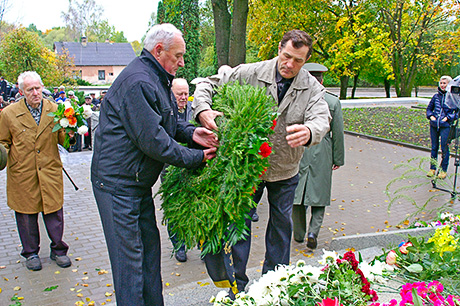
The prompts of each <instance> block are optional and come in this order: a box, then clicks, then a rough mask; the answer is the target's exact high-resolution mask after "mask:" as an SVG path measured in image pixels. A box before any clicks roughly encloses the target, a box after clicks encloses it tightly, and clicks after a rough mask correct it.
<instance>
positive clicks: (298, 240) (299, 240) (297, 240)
mask: <svg viewBox="0 0 460 306" xmlns="http://www.w3.org/2000/svg"><path fill="white" fill-rule="evenodd" d="M294 240H295V242H298V243H303V242H304V241H305V239H298V238H295V237H294Z"/></svg>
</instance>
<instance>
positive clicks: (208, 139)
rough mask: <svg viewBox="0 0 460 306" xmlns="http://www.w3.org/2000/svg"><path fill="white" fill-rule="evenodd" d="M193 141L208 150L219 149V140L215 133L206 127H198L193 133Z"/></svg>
mask: <svg viewBox="0 0 460 306" xmlns="http://www.w3.org/2000/svg"><path fill="white" fill-rule="evenodd" d="M192 139H193V141H194V142H196V143H197V144H199V145H200V146H203V147H206V148H212V147H217V146H218V145H219V140H218V139H217V135H216V134H214V132H213V131H210V130H208V129H207V128H204V127H197V128H196V129H195V132H193V136H192Z"/></svg>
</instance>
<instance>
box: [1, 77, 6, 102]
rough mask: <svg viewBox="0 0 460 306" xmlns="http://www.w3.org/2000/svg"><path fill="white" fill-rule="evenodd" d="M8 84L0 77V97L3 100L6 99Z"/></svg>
mask: <svg viewBox="0 0 460 306" xmlns="http://www.w3.org/2000/svg"><path fill="white" fill-rule="evenodd" d="M7 86H8V84H7V82H6V80H5V79H4V78H3V77H0V95H1V96H3V100H6V99H7V94H6V88H7Z"/></svg>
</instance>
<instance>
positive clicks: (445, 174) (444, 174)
mask: <svg viewBox="0 0 460 306" xmlns="http://www.w3.org/2000/svg"><path fill="white" fill-rule="evenodd" d="M446 177H447V173H446V172H444V171H439V174H438V179H440V180H443V179H445V178H446Z"/></svg>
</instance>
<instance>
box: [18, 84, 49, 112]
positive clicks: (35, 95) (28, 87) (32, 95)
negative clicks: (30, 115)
mask: <svg viewBox="0 0 460 306" xmlns="http://www.w3.org/2000/svg"><path fill="white" fill-rule="evenodd" d="M42 91H43V85H42V84H40V81H39V80H38V79H35V78H31V77H28V78H25V79H24V85H23V90H21V89H19V92H20V93H21V94H22V95H24V96H25V98H26V102H27V104H29V105H30V106H31V107H32V108H37V107H39V106H40V102H41V101H42V99H43V97H42Z"/></svg>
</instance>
